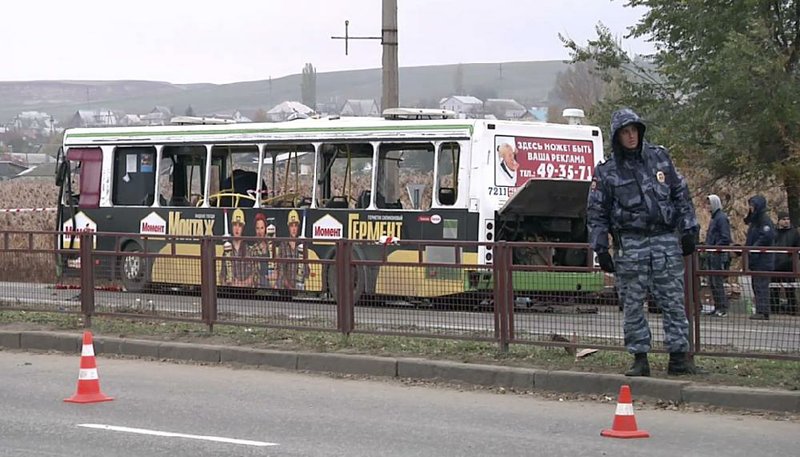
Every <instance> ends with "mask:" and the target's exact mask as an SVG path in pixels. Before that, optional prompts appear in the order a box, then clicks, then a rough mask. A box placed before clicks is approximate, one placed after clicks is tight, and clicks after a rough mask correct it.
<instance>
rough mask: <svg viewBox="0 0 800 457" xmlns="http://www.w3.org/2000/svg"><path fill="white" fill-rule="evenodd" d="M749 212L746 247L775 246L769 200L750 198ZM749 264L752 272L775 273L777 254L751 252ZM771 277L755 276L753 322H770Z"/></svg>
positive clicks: (757, 196)
mask: <svg viewBox="0 0 800 457" xmlns="http://www.w3.org/2000/svg"><path fill="white" fill-rule="evenodd" d="M747 203H748V205H749V211H748V212H747V217H745V218H744V222H745V224H747V240H746V241H745V243H744V244H745V246H747V247H750V248H752V247H757V248H765V247H770V246H773V245H774V244H775V224H773V223H772V219H770V218H769V214H768V213H767V199H766V198H764V196H762V195H755V196H753V197H750V199H749V200H748V201H747ZM747 263H748V266H749V268H750V271H773V270H774V269H775V254H774V253H772V252H749V253H748V256H747ZM769 281H770V277H769V276H753V295H754V297H755V302H756V312H755V313H754V314H753V315H752V316H750V319H753V320H764V321H765V320H769Z"/></svg>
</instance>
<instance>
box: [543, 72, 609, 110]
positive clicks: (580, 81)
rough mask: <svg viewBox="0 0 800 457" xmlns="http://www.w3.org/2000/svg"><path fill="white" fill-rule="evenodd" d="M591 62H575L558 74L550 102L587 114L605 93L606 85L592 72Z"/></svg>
mask: <svg viewBox="0 0 800 457" xmlns="http://www.w3.org/2000/svg"><path fill="white" fill-rule="evenodd" d="M593 69H594V64H592V63H591V62H577V63H573V64H572V65H570V66H569V67H568V68H567V69H566V70H564V71H562V72H560V73H559V74H558V76H557V77H556V84H555V88H554V89H553V92H552V93H551V94H550V100H551V101H552V102H555V103H563V106H564V107H569V108H580V109H582V110H584V111H586V112H589V111H590V110H591V109H592V107H593V106H594V105H595V104H596V103H597V102H598V101H600V99H602V98H603V96H604V95H605V93H606V90H607V86H606V83H605V82H604V81H603V80H602V79H601V78H600V76H599V75H597V74H595V73H594V72H593Z"/></svg>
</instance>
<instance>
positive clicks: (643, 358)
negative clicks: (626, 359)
mask: <svg viewBox="0 0 800 457" xmlns="http://www.w3.org/2000/svg"><path fill="white" fill-rule="evenodd" d="M633 356H634V359H633V365H631V367H630V369H629V370H628V371H626V372H625V376H650V363H649V362H648V361H647V353H646V352H641V353H638V354H634V355H633Z"/></svg>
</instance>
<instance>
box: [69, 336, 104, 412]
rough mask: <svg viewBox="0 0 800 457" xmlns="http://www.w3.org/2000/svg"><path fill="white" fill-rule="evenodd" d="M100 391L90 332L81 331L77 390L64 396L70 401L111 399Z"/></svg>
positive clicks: (91, 401)
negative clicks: (81, 343) (70, 394)
mask: <svg viewBox="0 0 800 457" xmlns="http://www.w3.org/2000/svg"><path fill="white" fill-rule="evenodd" d="M111 400H113V398H112V397H107V396H106V395H104V394H103V393H102V392H100V378H98V376H97V363H96V362H95V359H94V343H93V342H92V332H89V331H85V332H83V348H82V349H81V369H80V372H78V390H77V392H75V395H73V396H71V397H69V398H65V399H64V401H66V402H70V403H97V402H101V401H111Z"/></svg>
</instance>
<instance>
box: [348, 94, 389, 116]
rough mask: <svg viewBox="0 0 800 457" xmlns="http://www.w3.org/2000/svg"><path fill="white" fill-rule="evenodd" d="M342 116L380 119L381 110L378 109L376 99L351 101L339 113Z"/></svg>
mask: <svg viewBox="0 0 800 457" xmlns="http://www.w3.org/2000/svg"><path fill="white" fill-rule="evenodd" d="M339 115H340V116H357V117H379V116H380V115H381V110H380V108H378V103H377V102H376V101H375V99H372V98H370V99H362V100H356V99H351V100H347V101H346V102H344V106H342V109H341V110H340V111H339Z"/></svg>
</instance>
